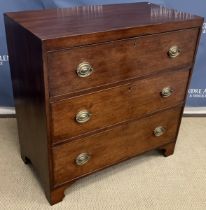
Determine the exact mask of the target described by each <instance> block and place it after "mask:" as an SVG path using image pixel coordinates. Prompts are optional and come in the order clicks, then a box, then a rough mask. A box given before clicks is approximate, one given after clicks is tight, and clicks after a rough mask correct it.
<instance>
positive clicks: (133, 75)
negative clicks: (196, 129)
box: [4, 3, 203, 204]
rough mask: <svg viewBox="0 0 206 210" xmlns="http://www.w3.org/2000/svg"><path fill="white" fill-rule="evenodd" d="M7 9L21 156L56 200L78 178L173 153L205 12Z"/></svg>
mask: <svg viewBox="0 0 206 210" xmlns="http://www.w3.org/2000/svg"><path fill="white" fill-rule="evenodd" d="M4 17H5V25H6V33H7V42H8V50H9V58H10V67H11V77H12V83H13V92H14V98H15V106H16V116H17V123H18V130H19V141H20V148H21V157H22V159H23V160H24V162H25V163H32V165H33V167H34V169H35V171H36V173H37V174H38V176H39V177H40V180H41V183H42V186H43V188H44V190H45V193H46V196H47V198H48V200H49V202H50V203H51V204H55V203H57V202H59V201H61V200H62V199H63V197H64V190H65V189H66V187H68V186H69V185H70V184H72V183H73V182H74V181H75V180H77V179H79V178H80V177H83V176H86V175H88V174H91V173H93V172H95V171H98V170H101V169H103V168H106V167H108V166H111V165H114V164H116V163H119V162H121V161H123V160H126V159H129V158H131V157H134V156H136V155H138V154H141V153H144V152H146V151H149V150H153V149H159V150H161V151H163V154H164V155H165V156H168V155H171V154H172V153H173V152H174V147H175V142H176V139H177V135H178V130H179V126H180V122H181V117H182V112H183V108H184V104H185V99H186V92H187V88H188V85H189V81H190V78H191V75H192V69H193V65H194V61H195V55H196V51H197V46H198V40H199V36H200V32H201V26H202V23H203V18H201V17H198V16H195V15H191V14H187V13H183V12H178V11H176V10H172V9H167V8H165V7H162V6H158V5H154V4H150V3H135V4H119V5H105V6H83V7H77V8H70V9H51V10H45V11H29V12H15V13H7V14H5V16H4Z"/></svg>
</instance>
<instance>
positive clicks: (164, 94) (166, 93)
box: [161, 87, 174, 98]
mask: <svg viewBox="0 0 206 210" xmlns="http://www.w3.org/2000/svg"><path fill="white" fill-rule="evenodd" d="M173 91H174V90H173V89H172V88H171V87H165V88H163V89H162V91H161V96H162V97H164V98H166V97H169V96H171V95H172V93H173Z"/></svg>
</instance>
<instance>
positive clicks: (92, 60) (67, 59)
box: [48, 28, 198, 97]
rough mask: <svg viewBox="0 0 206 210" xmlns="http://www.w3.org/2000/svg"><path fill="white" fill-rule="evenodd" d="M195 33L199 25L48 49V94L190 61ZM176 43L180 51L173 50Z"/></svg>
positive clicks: (84, 87) (69, 91)
mask: <svg viewBox="0 0 206 210" xmlns="http://www.w3.org/2000/svg"><path fill="white" fill-rule="evenodd" d="M197 35H198V29H197V28H193V29H187V30H182V31H175V32H168V33H162V34H156V35H147V36H142V37H136V38H131V39H128V40H120V41H114V42H108V43H103V44H98V45H90V46H84V47H77V48H72V49H68V50H62V51H56V52H50V53H48V67H49V88H50V91H49V92H50V96H51V97H54V96H58V95H63V94H68V93H73V92H79V91H82V90H86V89H91V88H94V87H98V86H103V85H105V84H110V83H115V82H119V81H123V80H126V79H130V78H134V77H140V76H143V75H148V74H151V73H154V72H158V71H161V70H164V69H166V68H175V67H178V66H181V67H182V66H185V65H189V64H191V63H192V61H193V55H194V51H195V46H196V40H197ZM175 46H176V47H177V48H178V49H179V50H180V52H179V53H178V52H177V53H175ZM172 47H174V48H172ZM170 49H171V50H170ZM169 51H170V53H169ZM77 71H78V73H77Z"/></svg>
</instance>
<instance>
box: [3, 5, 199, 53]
mask: <svg viewBox="0 0 206 210" xmlns="http://www.w3.org/2000/svg"><path fill="white" fill-rule="evenodd" d="M6 15H7V16H8V17H10V18H11V19H13V20H15V21H16V22H18V23H19V24H20V25H21V26H23V27H24V28H25V29H26V30H28V31H30V32H32V34H34V35H35V36H36V37H38V38H39V39H41V40H42V41H43V42H44V43H45V49H46V50H54V49H59V48H65V47H71V46H78V45H82V44H91V43H96V42H100V41H110V40H116V39H122V38H128V37H133V36H137V35H145V34H153V33H159V32H166V31H172V30H179V29H184V28H191V27H195V26H197V25H200V22H201V21H202V18H201V17H199V16H196V15H191V14H188V13H184V12H178V11H176V10H173V9H167V8H165V7H163V6H159V5H155V4H151V3H148V2H142V3H130V4H116V5H103V6H98V5H97V6H95V5H92V6H82V7H75V8H64V9H61V8H57V9H51V10H42V11H27V12H14V13H7V14H6Z"/></svg>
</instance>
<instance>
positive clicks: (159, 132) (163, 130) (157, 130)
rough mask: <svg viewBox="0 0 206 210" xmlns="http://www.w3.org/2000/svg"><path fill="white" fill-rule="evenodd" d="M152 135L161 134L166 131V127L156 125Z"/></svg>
mask: <svg viewBox="0 0 206 210" xmlns="http://www.w3.org/2000/svg"><path fill="white" fill-rule="evenodd" d="M153 132H154V135H155V136H157V137H158V136H162V135H163V134H164V133H165V132H166V129H165V128H164V127H162V126H158V127H156V128H155V129H154V131H153Z"/></svg>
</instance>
